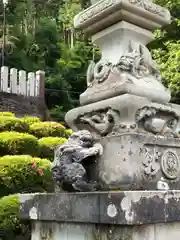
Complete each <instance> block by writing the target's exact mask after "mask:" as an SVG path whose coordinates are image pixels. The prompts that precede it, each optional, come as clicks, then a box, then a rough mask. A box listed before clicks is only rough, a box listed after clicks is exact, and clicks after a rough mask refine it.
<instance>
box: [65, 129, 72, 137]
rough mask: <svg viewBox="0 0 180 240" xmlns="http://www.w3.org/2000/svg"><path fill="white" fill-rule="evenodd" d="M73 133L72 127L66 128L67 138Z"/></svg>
mask: <svg viewBox="0 0 180 240" xmlns="http://www.w3.org/2000/svg"><path fill="white" fill-rule="evenodd" d="M71 135H72V130H71V129H66V130H65V136H66V138H69V137H70V136H71Z"/></svg>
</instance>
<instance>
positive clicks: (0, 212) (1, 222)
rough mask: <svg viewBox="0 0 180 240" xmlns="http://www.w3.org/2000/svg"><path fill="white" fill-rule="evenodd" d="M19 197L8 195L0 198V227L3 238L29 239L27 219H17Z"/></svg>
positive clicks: (10, 239) (7, 239) (8, 239)
mask: <svg viewBox="0 0 180 240" xmlns="http://www.w3.org/2000/svg"><path fill="white" fill-rule="evenodd" d="M19 206H20V204H19V197H18V195H9V196H5V197H2V198H0V229H1V231H3V238H2V239H3V240H15V239H22V238H18V237H22V236H23V237H24V238H23V239H26V240H30V226H29V225H28V222H27V221H23V222H22V221H20V219H19Z"/></svg>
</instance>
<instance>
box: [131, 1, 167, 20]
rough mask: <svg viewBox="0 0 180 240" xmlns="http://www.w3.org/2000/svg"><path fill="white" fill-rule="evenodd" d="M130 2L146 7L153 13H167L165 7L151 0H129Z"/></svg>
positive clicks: (162, 15)
mask: <svg viewBox="0 0 180 240" xmlns="http://www.w3.org/2000/svg"><path fill="white" fill-rule="evenodd" d="M129 2H130V3H131V4H134V5H136V6H138V7H141V8H144V9H145V10H147V11H149V12H151V13H154V14H157V15H160V16H161V17H164V14H165V10H164V8H162V7H160V6H158V5H156V4H153V3H152V2H151V1H149V0H129Z"/></svg>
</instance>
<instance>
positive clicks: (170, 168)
mask: <svg viewBox="0 0 180 240" xmlns="http://www.w3.org/2000/svg"><path fill="white" fill-rule="evenodd" d="M161 168H162V171H163V173H164V175H165V176H166V177H167V178H169V179H176V178H177V177H178V174H179V172H180V160H179V157H178V156H177V154H176V152H173V151H171V150H167V151H165V152H164V154H163V156H162V159H161Z"/></svg>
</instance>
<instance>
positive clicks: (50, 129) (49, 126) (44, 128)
mask: <svg viewBox="0 0 180 240" xmlns="http://www.w3.org/2000/svg"><path fill="white" fill-rule="evenodd" d="M30 133H31V134H33V135H35V136H36V137H38V138H42V137H49V136H51V137H64V136H65V127H64V126H63V125H61V124H60V123H57V122H39V123H34V124H32V125H30Z"/></svg>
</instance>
